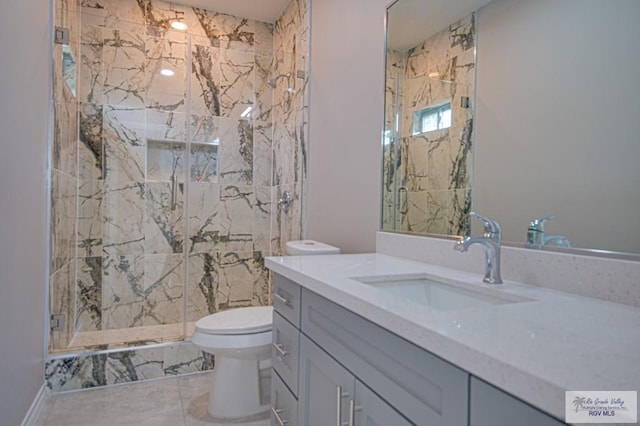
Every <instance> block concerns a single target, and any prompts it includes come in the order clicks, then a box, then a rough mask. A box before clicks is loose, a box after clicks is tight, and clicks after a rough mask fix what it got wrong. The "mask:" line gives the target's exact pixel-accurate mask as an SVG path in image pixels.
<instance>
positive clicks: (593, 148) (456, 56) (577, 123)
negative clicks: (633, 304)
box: [382, 0, 640, 258]
mask: <svg viewBox="0 0 640 426" xmlns="http://www.w3.org/2000/svg"><path fill="white" fill-rule="evenodd" d="M638 16H640V2H638V1H636V0H616V1H615V2H608V1H605V0H538V1H535V2H532V1H527V0H493V1H491V2H489V1H486V0H485V1H476V2H473V4H471V3H470V2H467V1H462V0H460V1H457V0H456V1H453V0H451V1H448V2H443V1H440V0H398V1H397V2H396V3H394V4H392V5H391V6H390V7H389V9H388V13H387V27H388V33H387V40H388V41H387V64H386V66H387V77H386V97H385V99H386V101H385V135H384V143H383V149H384V155H383V158H384V164H383V189H382V194H383V196H382V198H383V199H382V205H383V213H382V229H383V230H386V231H399V232H411V233H418V234H432V235H433V234H434V235H446V236H452V235H465V234H469V233H472V232H473V233H478V232H481V230H480V227H479V226H478V225H479V224H472V223H470V221H469V219H468V213H469V212H470V211H472V210H475V211H477V212H478V213H480V214H482V215H485V216H489V217H492V218H494V219H496V220H497V221H498V222H499V223H500V224H501V225H502V229H503V240H504V241H505V242H507V243H510V244H515V245H518V246H521V247H522V246H527V247H532V248H545V249H549V248H551V249H560V250H563V249H566V248H567V247H570V248H571V249H572V250H575V249H580V250H589V251H590V252H591V253H595V252H598V253H603V252H605V253H608V254H614V253H615V254H616V255H626V254H629V255H634V256H632V258H637V256H635V255H638V254H640V213H639V212H640V166H639V165H638V164H637V163H638V161H639V160H640V119H639V117H640V82H638V79H639V78H640V77H639V76H640V43H638V42H637V41H638V40H640V26H638V25H637V24H636V20H637V17H638ZM443 24H444V25H443ZM551 215H553V219H550V220H539V221H538V222H537V223H536V222H534V221H535V220H536V219H542V218H545V217H547V216H551ZM476 226H477V227H478V229H477V230H476V229H475V227H476ZM535 227H538V228H537V230H538V231H543V233H540V232H538V233H537V234H535V233H533V232H532V231H531V230H530V228H531V229H533V228H535ZM533 236H535V237H536V238H533Z"/></svg>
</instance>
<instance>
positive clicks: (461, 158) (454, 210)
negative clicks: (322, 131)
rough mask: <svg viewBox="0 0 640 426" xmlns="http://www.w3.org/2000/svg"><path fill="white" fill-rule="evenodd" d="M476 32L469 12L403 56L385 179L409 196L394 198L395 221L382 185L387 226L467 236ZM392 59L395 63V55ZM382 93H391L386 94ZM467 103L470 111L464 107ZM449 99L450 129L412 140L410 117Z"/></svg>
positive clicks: (389, 194)
mask: <svg viewBox="0 0 640 426" xmlns="http://www.w3.org/2000/svg"><path fill="white" fill-rule="evenodd" d="M475 34H476V32H475V15H470V16H469V17H467V18H465V19H462V20H460V21H458V22H456V23H454V24H452V25H450V26H449V27H448V28H447V29H445V30H443V31H441V32H439V33H437V34H435V35H434V36H432V37H430V38H429V39H428V40H426V41H424V42H423V43H421V44H419V45H417V46H415V47H413V48H411V49H409V50H408V51H407V52H406V53H405V54H404V61H403V62H404V63H403V65H404V66H402V67H400V68H401V69H402V70H403V71H404V75H403V81H402V84H401V85H402V93H401V94H400V98H399V102H398V105H400V107H399V108H398V113H399V116H400V123H399V125H398V128H399V135H398V144H399V146H398V149H397V150H395V151H394V152H395V153H396V155H397V156H396V157H394V158H392V157H391V154H389V155H388V156H387V155H386V154H385V160H386V159H387V158H389V161H387V164H386V165H385V182H388V183H389V185H391V184H392V183H393V184H394V185H396V186H397V188H396V191H397V189H399V188H400V187H403V188H406V191H404V192H403V193H401V194H400V195H399V196H397V197H398V200H399V201H400V204H401V205H399V206H398V211H396V221H395V222H394V221H393V218H392V217H391V214H392V212H393V208H392V207H391V208H390V206H391V204H392V203H393V198H392V197H393V194H397V192H395V193H394V192H392V191H393V189H392V188H391V186H389V188H385V194H386V203H385V209H384V212H385V213H384V214H385V219H384V223H385V225H384V226H386V227H387V228H385V229H398V230H403V231H410V232H418V233H434V234H446V235H464V234H467V233H469V231H470V222H469V218H468V213H469V211H470V210H471V175H472V167H473V153H472V141H473V138H472V136H473V135H472V132H473V107H474V100H473V97H474V92H475V89H474V81H475V78H474V76H475V53H474V51H475ZM390 57H392V58H397V57H398V52H393V53H392V54H391V55H390ZM396 75H397V74H396ZM436 75H437V76H436ZM430 76H431V77H430ZM388 84H391V83H389V82H388ZM387 95H388V96H389V95H393V94H392V93H389V89H388V93H387ZM389 97H390V96H389ZM465 98H468V99H469V101H470V105H469V107H463V100H464V99H465ZM447 100H450V101H451V109H452V117H453V120H452V126H451V127H450V128H448V129H443V130H436V131H431V132H427V133H421V134H418V135H415V136H414V135H413V116H414V113H415V112H417V111H419V110H422V109H424V108H426V107H428V106H431V105H437V104H439V103H442V102H444V101H447ZM388 109H389V108H388ZM387 124H391V123H387ZM405 194H406V195H405ZM398 217H399V218H400V221H401V223H400V224H398V219H397V218H398Z"/></svg>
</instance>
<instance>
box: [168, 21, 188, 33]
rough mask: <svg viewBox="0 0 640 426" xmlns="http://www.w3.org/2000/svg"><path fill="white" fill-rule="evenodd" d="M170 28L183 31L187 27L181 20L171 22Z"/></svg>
mask: <svg viewBox="0 0 640 426" xmlns="http://www.w3.org/2000/svg"><path fill="white" fill-rule="evenodd" d="M171 28H173V29H174V30H180V31H184V30H186V29H187V24H185V23H184V22H182V21H173V22H171Z"/></svg>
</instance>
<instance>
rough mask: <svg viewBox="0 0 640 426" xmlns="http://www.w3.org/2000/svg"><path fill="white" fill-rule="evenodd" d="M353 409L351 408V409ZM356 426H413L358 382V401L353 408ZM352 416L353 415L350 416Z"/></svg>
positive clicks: (356, 400)
mask: <svg viewBox="0 0 640 426" xmlns="http://www.w3.org/2000/svg"><path fill="white" fill-rule="evenodd" d="M349 408H350V409H351V407H349ZM353 410H354V415H355V425H356V426H391V425H392V426H412V425H413V423H411V422H410V421H408V420H407V419H405V418H404V417H402V416H401V415H400V413H398V412H397V411H396V410H394V409H393V407H391V406H390V405H389V404H387V403H386V401H385V400H383V399H382V398H380V397H379V396H378V395H376V394H375V393H373V392H372V391H371V389H369V388H368V387H366V386H365V385H363V384H362V383H360V382H359V381H357V380H356V399H355V406H354V407H353ZM350 415H351V414H350Z"/></svg>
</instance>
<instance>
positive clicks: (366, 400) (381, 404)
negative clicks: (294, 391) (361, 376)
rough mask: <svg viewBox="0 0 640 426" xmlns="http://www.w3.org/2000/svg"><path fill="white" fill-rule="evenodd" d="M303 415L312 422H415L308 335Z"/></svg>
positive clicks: (398, 425)
mask: <svg viewBox="0 0 640 426" xmlns="http://www.w3.org/2000/svg"><path fill="white" fill-rule="evenodd" d="M299 415H300V417H299V424H301V425H308V426H314V425H317V426H325V425H349V426H352V425H371V424H378V425H394V426H410V425H411V424H412V423H410V422H409V421H407V419H405V418H404V417H403V416H402V415H400V413H398V412H397V411H396V410H395V409H393V407H391V406H390V405H389V404H387V403H386V402H385V401H384V400H383V399H382V398H380V397H379V396H378V395H376V394H375V393H373V392H372V391H371V390H370V389H369V388H368V387H367V386H365V385H364V384H363V383H362V382H361V381H359V380H357V379H356V377H355V376H354V375H353V374H351V373H350V372H349V371H348V370H347V369H346V368H344V367H343V366H342V365H340V364H339V363H338V362H337V361H336V360H335V359H333V358H332V357H331V356H329V354H327V353H326V352H325V351H323V350H322V349H321V348H320V347H319V346H318V345H316V344H315V343H313V342H312V341H311V340H309V339H308V338H307V337H306V336H304V335H303V336H301V338H300V406H299Z"/></svg>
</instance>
